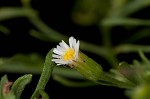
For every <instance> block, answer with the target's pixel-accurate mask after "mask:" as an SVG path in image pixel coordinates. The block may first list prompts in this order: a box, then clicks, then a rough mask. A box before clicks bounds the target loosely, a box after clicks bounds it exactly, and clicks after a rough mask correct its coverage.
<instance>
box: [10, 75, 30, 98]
mask: <svg viewBox="0 0 150 99" xmlns="http://www.w3.org/2000/svg"><path fill="white" fill-rule="evenodd" d="M31 80H32V75H31V74H26V75H24V76H21V77H19V78H18V79H17V80H16V81H15V82H14V84H13V85H12V87H11V91H12V92H13V93H14V94H15V95H16V99H20V96H21V94H22V92H23V90H24V88H25V86H26V85H27V84H28V83H30V81H31Z"/></svg>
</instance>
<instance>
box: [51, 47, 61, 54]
mask: <svg viewBox="0 0 150 99" xmlns="http://www.w3.org/2000/svg"><path fill="white" fill-rule="evenodd" d="M53 52H54V53H55V54H58V55H62V54H63V52H62V51H59V50H58V49H56V48H54V50H53Z"/></svg>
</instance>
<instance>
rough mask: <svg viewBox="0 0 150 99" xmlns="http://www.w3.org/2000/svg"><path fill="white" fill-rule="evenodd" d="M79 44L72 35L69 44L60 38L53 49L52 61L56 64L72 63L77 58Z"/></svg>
mask: <svg viewBox="0 0 150 99" xmlns="http://www.w3.org/2000/svg"><path fill="white" fill-rule="evenodd" d="M79 45H80V42H79V40H78V41H76V39H75V38H74V37H70V38H69V46H68V45H67V44H66V43H65V42H64V41H63V40H62V42H60V43H59V45H57V48H54V50H53V52H54V54H53V55H52V57H53V59H52V61H53V62H55V63H56V64H57V65H69V64H72V63H73V62H74V61H76V59H77V58H78V52H79Z"/></svg>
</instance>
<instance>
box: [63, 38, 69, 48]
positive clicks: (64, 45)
mask: <svg viewBox="0 0 150 99" xmlns="http://www.w3.org/2000/svg"><path fill="white" fill-rule="evenodd" d="M62 44H63V47H64V48H66V49H68V48H69V46H68V45H67V44H66V43H65V42H64V41H63V40H62Z"/></svg>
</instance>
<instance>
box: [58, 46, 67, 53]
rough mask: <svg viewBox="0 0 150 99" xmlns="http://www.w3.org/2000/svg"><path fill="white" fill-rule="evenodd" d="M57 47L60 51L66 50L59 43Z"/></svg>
mask: <svg viewBox="0 0 150 99" xmlns="http://www.w3.org/2000/svg"><path fill="white" fill-rule="evenodd" d="M57 49H58V50H59V51H62V52H64V51H65V49H64V48H63V47H60V46H59V45H57Z"/></svg>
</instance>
